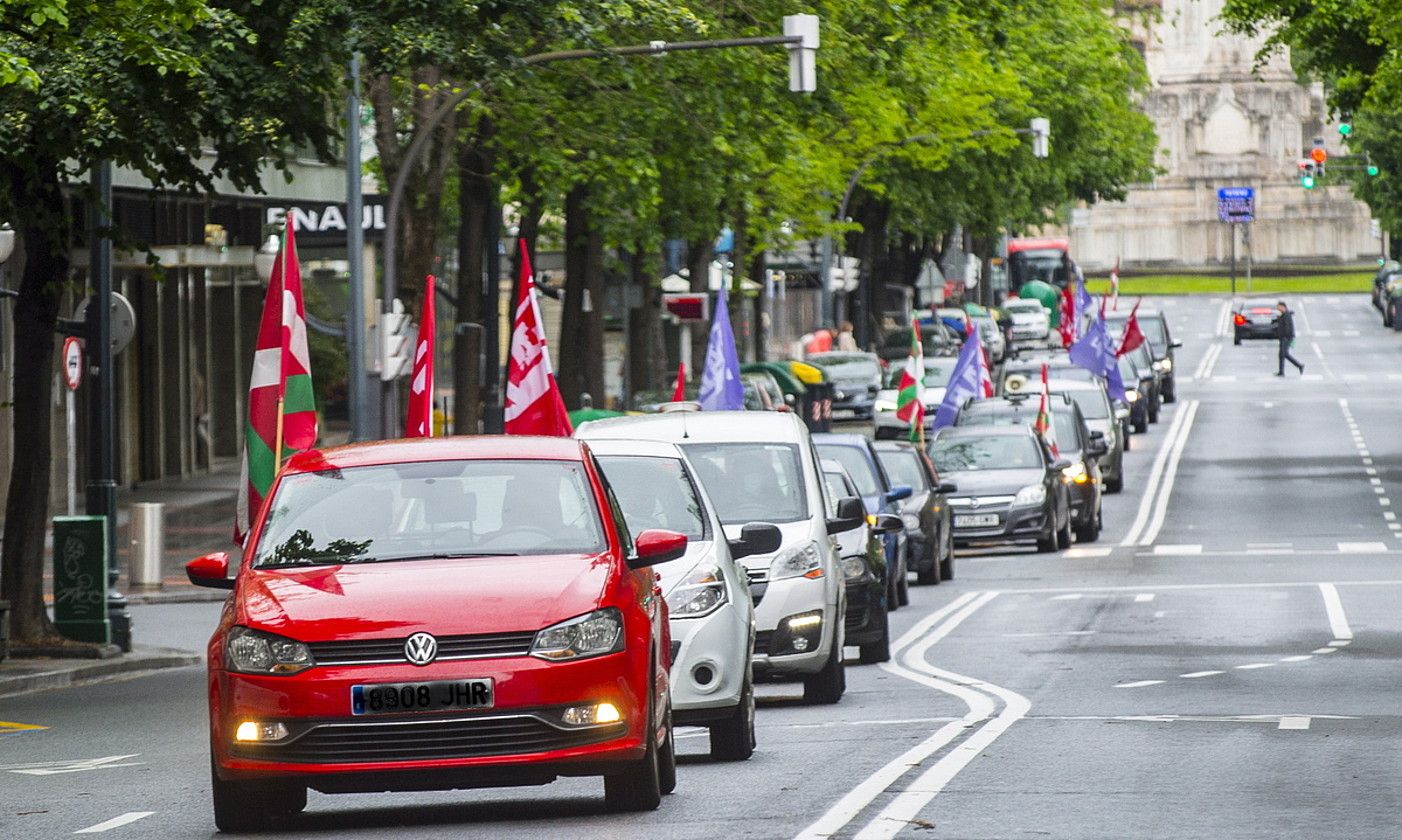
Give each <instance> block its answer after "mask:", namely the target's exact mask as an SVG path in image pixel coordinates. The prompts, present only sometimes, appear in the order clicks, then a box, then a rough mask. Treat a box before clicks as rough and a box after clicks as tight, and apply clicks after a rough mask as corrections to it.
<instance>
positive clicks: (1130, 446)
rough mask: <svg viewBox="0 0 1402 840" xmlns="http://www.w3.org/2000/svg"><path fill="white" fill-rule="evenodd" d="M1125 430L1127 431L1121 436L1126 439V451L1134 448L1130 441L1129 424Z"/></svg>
mask: <svg viewBox="0 0 1402 840" xmlns="http://www.w3.org/2000/svg"><path fill="white" fill-rule="evenodd" d="M1124 432H1125V433H1124V434H1123V435H1121V437H1123V438H1124V439H1125V451H1126V452H1128V451H1129V450H1130V449H1131V448H1132V445H1131V444H1130V442H1129V440H1130V438H1129V426H1125V427H1124Z"/></svg>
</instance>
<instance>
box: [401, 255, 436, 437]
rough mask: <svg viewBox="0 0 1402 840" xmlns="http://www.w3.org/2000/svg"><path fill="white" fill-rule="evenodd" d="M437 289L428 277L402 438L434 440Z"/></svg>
mask: <svg viewBox="0 0 1402 840" xmlns="http://www.w3.org/2000/svg"><path fill="white" fill-rule="evenodd" d="M437 289H438V286H437V283H436V281H435V280H434V277H433V275H432V274H430V275H428V281H427V285H426V286H425V288H424V302H423V306H422V307H420V310H421V311H420V312H419V337H418V340H417V341H415V342H414V372H413V375H412V376H411V377H410V378H409V408H408V418H407V419H406V420H405V423H404V436H405V437H411V438H412V437H433V353H434V338H435V332H436V326H437V325H436V323H435V321H434V308H433V303H434V298H435V297H436V296H437V295H436V292H437Z"/></svg>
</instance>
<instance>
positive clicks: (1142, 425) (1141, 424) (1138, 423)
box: [1134, 417, 1149, 435]
mask: <svg viewBox="0 0 1402 840" xmlns="http://www.w3.org/2000/svg"><path fill="white" fill-rule="evenodd" d="M1147 431H1149V418H1147V417H1145V418H1144V419H1143V420H1135V421H1134V432H1135V434H1140V435H1142V434H1144V433H1145V432H1147Z"/></svg>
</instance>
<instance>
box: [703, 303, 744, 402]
mask: <svg viewBox="0 0 1402 840" xmlns="http://www.w3.org/2000/svg"><path fill="white" fill-rule="evenodd" d="M697 399H698V400H699V401H700V402H701V407H702V408H704V409H706V410H707V411H739V410H740V409H743V408H744V407H745V386H744V384H743V383H741V381H740V358H739V356H738V355H737V354H736V352H735V334H734V333H733V332H731V331H730V313H729V311H727V307H726V293H725V288H724V287H722V288H721V290H720V293H719V294H717V295H716V314H715V317H714V319H713V320H712V321H711V339H710V341H709V342H708V343H707V345H706V367H705V369H704V370H702V372H701V393H700V395H699V396H698V397H697Z"/></svg>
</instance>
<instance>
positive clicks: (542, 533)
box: [254, 460, 605, 568]
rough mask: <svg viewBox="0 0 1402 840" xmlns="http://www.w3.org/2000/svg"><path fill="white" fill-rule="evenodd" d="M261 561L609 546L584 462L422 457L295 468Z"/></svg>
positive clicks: (276, 500)
mask: <svg viewBox="0 0 1402 840" xmlns="http://www.w3.org/2000/svg"><path fill="white" fill-rule="evenodd" d="M268 510H269V512H268V517H267V520H266V522H265V523H264V527H263V535H262V538H261V539H260V540H259V542H258V550H257V552H256V553H255V555H254V565H256V566H259V567H264V568H266V567H278V566H316V565H328V564H336V563H373V562H381V561H388V560H417V559H427V558H436V557H472V556H502V555H516V554H595V553H598V552H600V551H603V550H604V548H605V542H604V534H603V529H602V527H601V524H600V521H599V513H598V508H597V507H596V505H595V503H594V494H593V493H592V492H590V487H589V481H588V479H587V478H586V477H585V474H584V468H583V465H581V464H579V463H577V462H572V461H534V460H532V461H505V460H502V461H497V460H472V461H415V462H410V463H403V464H384V465H378V466H367V467H350V468H347V469H342V470H322V471H320V472H313V473H298V474H294V475H289V476H287V477H286V478H284V479H283V480H282V481H281V482H279V483H278V489H277V495H275V496H274V497H273V500H272V504H271V505H270V507H269V509H268Z"/></svg>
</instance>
